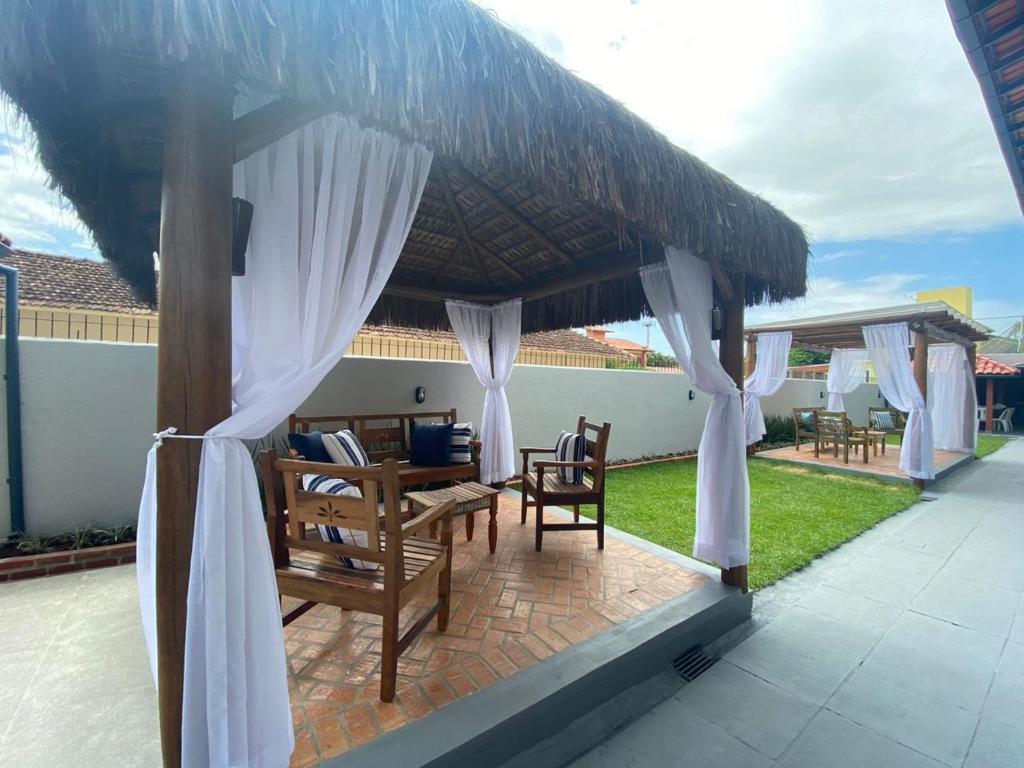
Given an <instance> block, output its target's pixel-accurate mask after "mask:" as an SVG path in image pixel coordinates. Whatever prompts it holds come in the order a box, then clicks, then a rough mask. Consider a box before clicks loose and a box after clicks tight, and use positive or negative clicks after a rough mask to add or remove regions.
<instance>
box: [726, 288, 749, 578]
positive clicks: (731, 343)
mask: <svg viewBox="0 0 1024 768" xmlns="http://www.w3.org/2000/svg"><path fill="white" fill-rule="evenodd" d="M745 280H746V277H745V275H743V274H736V275H732V276H731V279H730V282H731V285H732V287H733V289H734V290H733V293H732V297H731V298H730V299H726V298H725V297H724V296H722V297H721V298H722V336H721V338H720V339H719V341H718V360H719V362H721V364H722V367H723V368H724V369H725V372H726V373H728V374H729V375H730V376H731V377H732V380H733V381H734V382H736V386H737V388H739V390H740V392H742V391H743V310H744V306H743V302H744V294H745ZM719 291H721V289H719ZM747 571H748V568H747V566H745V565H739V566H736V567H735V568H723V569H722V583H723V584H728V585H730V586H735V587H739V588H740V589H742V590H743V591H744V592H746V591H747V590H748V589H749V576H748V572H747Z"/></svg>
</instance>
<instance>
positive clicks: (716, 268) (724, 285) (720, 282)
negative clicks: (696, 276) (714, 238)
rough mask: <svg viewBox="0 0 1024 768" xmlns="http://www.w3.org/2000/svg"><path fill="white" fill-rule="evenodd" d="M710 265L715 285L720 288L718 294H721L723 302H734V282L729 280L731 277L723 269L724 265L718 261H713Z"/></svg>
mask: <svg viewBox="0 0 1024 768" xmlns="http://www.w3.org/2000/svg"><path fill="white" fill-rule="evenodd" d="M710 263H711V276H712V277H714V278H715V285H717V286H718V293H719V294H721V296H722V301H732V298H733V295H734V294H735V289H734V288H733V284H732V280H730V279H729V275H727V274H726V273H725V270H724V269H722V263H721V262H720V261H719V260H718V259H712V260H711V262H710Z"/></svg>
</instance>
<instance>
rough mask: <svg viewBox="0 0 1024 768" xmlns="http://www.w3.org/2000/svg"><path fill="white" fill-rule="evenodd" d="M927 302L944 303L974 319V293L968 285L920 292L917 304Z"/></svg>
mask: <svg viewBox="0 0 1024 768" xmlns="http://www.w3.org/2000/svg"><path fill="white" fill-rule="evenodd" d="M926 301H944V302H946V303H947V304H949V306H951V307H952V308H953V309H955V310H956V311H957V312H959V313H961V314H963V315H967V316H968V317H974V292H973V291H972V290H971V289H970V288H968V287H967V286H966V285H959V286H956V287H954V288H935V289H933V290H930V291H918V292H917V303H918V304H924V303H925V302H926Z"/></svg>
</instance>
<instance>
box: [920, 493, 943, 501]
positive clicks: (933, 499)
mask: <svg viewBox="0 0 1024 768" xmlns="http://www.w3.org/2000/svg"><path fill="white" fill-rule="evenodd" d="M917 500H918V501H938V500H939V497H938V496H925V495H924V494H922V495H921V496H918V497H917Z"/></svg>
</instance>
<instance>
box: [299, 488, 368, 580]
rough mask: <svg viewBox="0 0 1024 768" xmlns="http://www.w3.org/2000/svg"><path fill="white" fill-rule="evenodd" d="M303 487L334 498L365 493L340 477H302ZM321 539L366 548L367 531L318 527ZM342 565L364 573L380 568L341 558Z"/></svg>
mask: <svg viewBox="0 0 1024 768" xmlns="http://www.w3.org/2000/svg"><path fill="white" fill-rule="evenodd" d="M302 487H303V489H304V490H307V491H310V492H312V493H329V494H331V495H332V496H351V497H352V498H355V499H361V498H363V493H362V491H360V490H359V489H358V488H357V487H356V486H354V485H352V483H350V482H348V481H347V480H342V479H341V478H340V477H330V476H329V475H312V474H306V475H303V476H302ZM316 529H317V531H318V532H319V533H320V538H321V539H323V540H324V541H326V542H330V543H331V544H348V545H349V546H351V547H366V546H367V538H366V531H357V530H354V529H352V528H338V527H336V526H333V525H317V527H316ZM338 559H339V560H341V562H342V563H344V564H345V565H346V566H347V567H349V568H357V569H359V570H364V571H375V570H377V568H378V567H379V566H378V564H377V563H375V562H372V561H370V560H355V559H353V558H351V557H339V558H338Z"/></svg>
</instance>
